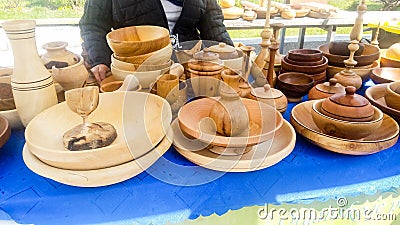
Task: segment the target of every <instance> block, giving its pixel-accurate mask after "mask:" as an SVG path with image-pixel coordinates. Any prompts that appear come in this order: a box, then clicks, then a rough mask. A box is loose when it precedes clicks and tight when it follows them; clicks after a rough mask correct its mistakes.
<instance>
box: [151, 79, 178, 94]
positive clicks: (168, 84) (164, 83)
mask: <svg viewBox="0 0 400 225" xmlns="http://www.w3.org/2000/svg"><path fill="white" fill-rule="evenodd" d="M156 83H157V95H159V96H161V97H163V98H166V97H167V96H168V95H169V94H170V92H171V91H173V89H174V87H176V86H178V85H179V77H178V76H176V75H173V74H163V75H160V76H159V77H158V79H157V81H156ZM175 90H177V89H175Z"/></svg>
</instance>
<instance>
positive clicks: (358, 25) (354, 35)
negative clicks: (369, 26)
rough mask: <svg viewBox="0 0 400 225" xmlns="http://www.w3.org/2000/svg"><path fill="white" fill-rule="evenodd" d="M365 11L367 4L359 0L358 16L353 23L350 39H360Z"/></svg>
mask: <svg viewBox="0 0 400 225" xmlns="http://www.w3.org/2000/svg"><path fill="white" fill-rule="evenodd" d="M366 11H367V6H366V5H365V0H361V1H360V4H359V5H358V7H357V13H358V16H357V18H356V21H355V23H354V26H353V29H352V30H351V32H350V40H357V41H360V40H361V38H362V32H363V15H364V13H365V12H366Z"/></svg>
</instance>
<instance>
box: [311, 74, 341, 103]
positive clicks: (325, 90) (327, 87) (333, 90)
mask: <svg viewBox="0 0 400 225" xmlns="http://www.w3.org/2000/svg"><path fill="white" fill-rule="evenodd" d="M344 89H345V88H344V87H343V85H341V84H339V83H338V82H337V80H336V79H335V78H331V79H329V81H328V82H324V83H322V84H317V85H315V86H314V87H312V88H311V90H310V91H309V92H308V100H317V99H323V98H328V97H330V96H332V95H334V94H337V93H342V94H344V93H346V92H345V90H344Z"/></svg>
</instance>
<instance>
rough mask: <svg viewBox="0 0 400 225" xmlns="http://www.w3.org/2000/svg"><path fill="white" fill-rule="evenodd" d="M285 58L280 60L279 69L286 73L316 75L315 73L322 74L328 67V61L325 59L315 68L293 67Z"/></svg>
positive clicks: (308, 66)
mask: <svg viewBox="0 0 400 225" xmlns="http://www.w3.org/2000/svg"><path fill="white" fill-rule="evenodd" d="M285 58H286V57H284V58H282V60H281V67H282V69H284V70H285V71H288V72H299V73H307V74H317V73H322V72H324V71H325V70H326V68H327V67H328V59H327V58H326V57H323V58H322V59H323V62H322V64H320V65H316V66H311V65H307V66H301V65H294V64H291V63H289V62H288V61H286V60H285Z"/></svg>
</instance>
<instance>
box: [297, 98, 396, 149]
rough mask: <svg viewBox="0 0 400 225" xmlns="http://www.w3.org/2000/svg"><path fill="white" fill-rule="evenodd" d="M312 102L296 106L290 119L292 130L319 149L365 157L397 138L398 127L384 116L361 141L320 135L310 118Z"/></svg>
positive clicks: (393, 142) (385, 146)
mask: <svg viewBox="0 0 400 225" xmlns="http://www.w3.org/2000/svg"><path fill="white" fill-rule="evenodd" d="M313 102H314V101H307V102H303V103H300V104H298V105H296V106H295V107H294V108H293V110H292V114H291V117H290V122H291V123H292V125H293V127H294V129H295V130H296V131H297V132H298V133H299V134H301V135H303V136H304V137H305V138H306V139H307V140H308V141H310V142H311V143H313V144H315V145H317V146H320V147H321V148H324V149H327V150H330V151H334V152H338V153H342V154H349V155H367V154H372V153H375V152H379V151H382V150H384V149H387V148H390V147H391V146H393V145H394V144H396V142H397V139H398V137H399V125H397V123H396V121H394V119H392V118H391V117H389V116H388V115H386V114H384V116H383V122H382V125H381V126H380V127H379V128H378V129H377V130H376V131H375V132H374V133H373V134H371V135H370V136H368V137H366V138H364V139H362V140H350V139H343V138H337V137H333V136H330V135H327V134H324V133H322V131H321V130H320V129H319V128H318V127H317V125H315V123H314V121H313V119H312V117H311V107H312V104H313Z"/></svg>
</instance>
